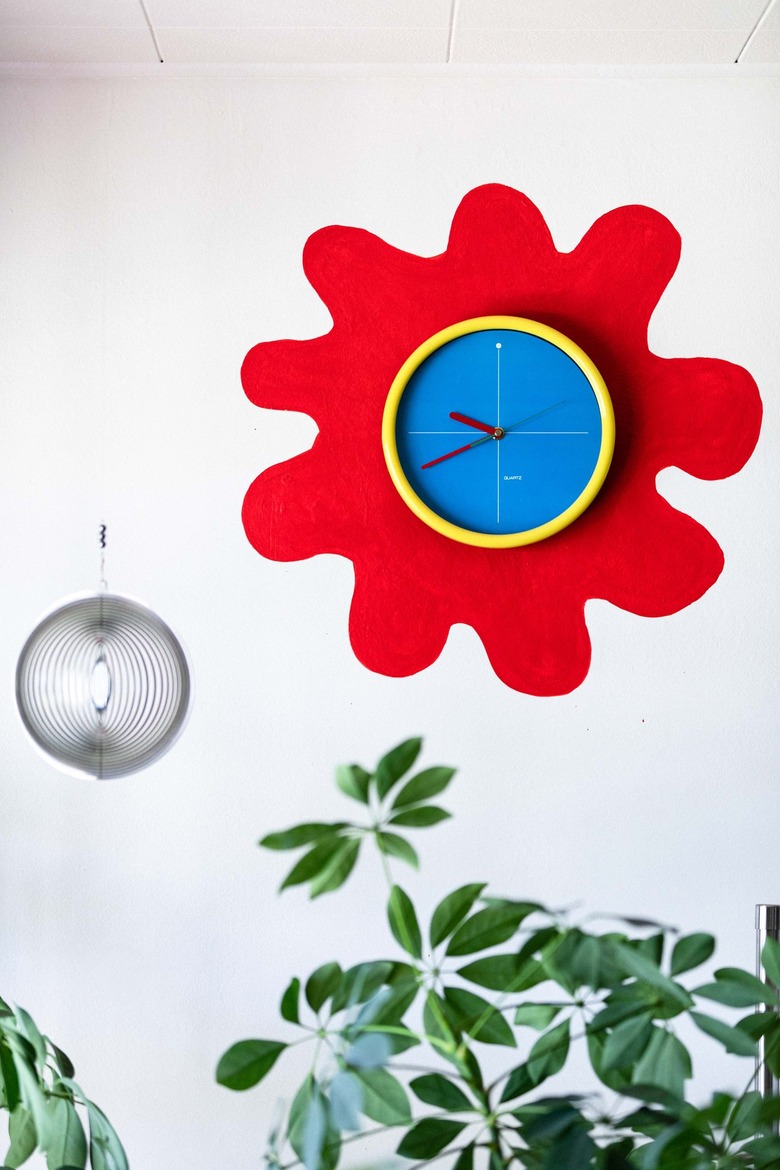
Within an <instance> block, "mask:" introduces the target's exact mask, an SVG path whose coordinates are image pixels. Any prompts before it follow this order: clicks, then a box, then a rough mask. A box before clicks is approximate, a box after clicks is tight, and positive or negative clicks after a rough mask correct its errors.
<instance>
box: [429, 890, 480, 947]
mask: <svg viewBox="0 0 780 1170" xmlns="http://www.w3.org/2000/svg"><path fill="white" fill-rule="evenodd" d="M485 885H486V883H485V882H477V883H471V884H469V885H467V886H460V887H459V888H458V889H457V890H453V891H452V893H451V894H447V896H446V898H442V900H441V902H439V904H438V906H437V907H436V909H435V910H434V912H433V918H432V919H431V928H430V939H431V946H432V947H437V946H439V944H440V943H442V942H444V940H445V938H449V936H450V935H451V934H452V932H453V931H454V930H455V929H456V928H457V927H458V926H459V925H460V924H461V922H462V921H463V919H464V918H465V917H466V915H467V914H468V913H469V911H470V910H471V908H472V906H473V905H474V903H475V902H476V900H477V898H478V897H479V895H480V894H481V893H482V891H483V890H484V889H485Z"/></svg>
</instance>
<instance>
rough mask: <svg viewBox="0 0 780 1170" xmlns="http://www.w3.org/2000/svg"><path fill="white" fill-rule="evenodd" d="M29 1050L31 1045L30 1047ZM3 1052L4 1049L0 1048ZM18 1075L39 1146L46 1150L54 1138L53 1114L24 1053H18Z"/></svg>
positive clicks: (32, 1066)
mask: <svg viewBox="0 0 780 1170" xmlns="http://www.w3.org/2000/svg"><path fill="white" fill-rule="evenodd" d="M28 1048H29V1045H28ZM0 1051H2V1047H0ZM15 1063H16V1073H17V1076H18V1078H19V1094H20V1097H21V1099H22V1102H23V1104H24V1107H25V1108H26V1109H27V1110H28V1111H29V1112H30V1113H32V1116H33V1121H34V1122H35V1132H36V1133H37V1135H38V1145H39V1146H40V1147H41V1149H46V1147H47V1146H48V1144H49V1139H50V1137H51V1136H52V1114H51V1110H50V1109H49V1101H48V1098H47V1097H46V1095H45V1093H44V1090H43V1087H42V1085H41V1082H40V1080H39V1078H38V1074H37V1072H36V1070H35V1067H34V1065H33V1064H32V1063H28V1060H27V1058H26V1056H25V1054H24V1053H23V1052H22V1051H18V1052H17V1053H16V1061H15Z"/></svg>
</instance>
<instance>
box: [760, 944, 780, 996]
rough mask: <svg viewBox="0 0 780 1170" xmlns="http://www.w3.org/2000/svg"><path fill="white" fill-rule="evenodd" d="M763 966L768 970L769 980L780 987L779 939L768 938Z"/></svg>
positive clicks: (764, 947) (763, 954)
mask: <svg viewBox="0 0 780 1170" xmlns="http://www.w3.org/2000/svg"><path fill="white" fill-rule="evenodd" d="M761 966H762V967H763V968H764V970H765V971H766V975H767V978H768V979H769V981H770V982H771V983H774V985H775V987H776V988H778V989H780V942H778V940H777V939H775V938H768V939H767V940H766V942H765V943H764V946H763V949H762V951H761Z"/></svg>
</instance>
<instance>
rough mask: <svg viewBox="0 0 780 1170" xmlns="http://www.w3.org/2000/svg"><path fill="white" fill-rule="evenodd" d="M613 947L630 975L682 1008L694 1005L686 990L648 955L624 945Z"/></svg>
mask: <svg viewBox="0 0 780 1170" xmlns="http://www.w3.org/2000/svg"><path fill="white" fill-rule="evenodd" d="M612 945H613V947H614V948H615V950H616V952H617V955H618V961H619V962H620V963H621V964H622V966H623V967H624V969H625V970H626V971H627V972H628V973H629V975H635V976H636V977H637V979H639V980H641V981H642V982H644V983H647V984H649V986H650V987H654V988H656V990H657V991H660V992H661V993H662V995H663V996H665V997H666V998H667V999H668V1000H670V1001H671V1002H672V1003H675V1004H677V1005H679V1007H680V1008H689V1007H691V1006H692V1005H693V1000H692V999H691V997H690V995H689V994H688V992H687V991H686V990H685V988H684V987H681V986H680V984H679V983H675V982H674V981H673V980H671V979H669V978H668V977H667V976H666V975H664V974H663V973H662V972H661V971H660V970H659V968H658V966H657V964H656V963H654V962H653V960H652V959H648V958H647V956H646V955H643V954H641V953H640V952H639V951H636V950H634V949H633V948H632V947H629V946H627V945H625V944H623V943H613V944H612Z"/></svg>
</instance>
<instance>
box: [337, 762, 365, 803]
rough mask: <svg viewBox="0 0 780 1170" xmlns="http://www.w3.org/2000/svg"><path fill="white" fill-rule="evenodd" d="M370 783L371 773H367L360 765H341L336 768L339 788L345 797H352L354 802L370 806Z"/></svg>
mask: <svg viewBox="0 0 780 1170" xmlns="http://www.w3.org/2000/svg"><path fill="white" fill-rule="evenodd" d="M370 781H371V773H370V772H367V771H366V770H365V768H361V766H360V764H340V765H339V766H338V768H336V784H337V785H338V787H339V788H340V789H341V791H342V792H343V793H344V795H345V796H351V797H352V799H353V800H358V801H360V803H361V804H368V785H369V783H370Z"/></svg>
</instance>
